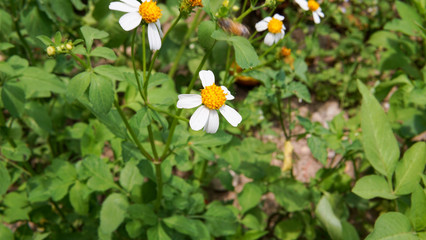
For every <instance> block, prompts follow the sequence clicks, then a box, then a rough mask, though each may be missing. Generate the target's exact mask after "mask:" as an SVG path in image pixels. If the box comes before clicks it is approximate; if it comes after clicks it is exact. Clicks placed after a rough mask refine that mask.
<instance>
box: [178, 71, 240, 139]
mask: <svg viewBox="0 0 426 240" xmlns="http://www.w3.org/2000/svg"><path fill="white" fill-rule="evenodd" d="M199 75H200V79H201V83H202V84H203V87H204V89H202V90H201V95H198V94H180V95H179V96H178V98H179V100H178V102H177V108H186V109H190V108H195V107H198V106H200V105H201V104H203V105H201V106H200V107H199V108H198V109H197V110H196V111H195V112H194V114H192V116H191V119H190V120H189V126H190V127H191V128H192V129H193V130H195V131H199V130H201V129H204V131H206V132H207V133H215V132H216V131H217V129H218V128H219V114H218V113H217V110H219V112H220V113H222V115H223V116H224V117H225V119H226V120H227V121H228V122H229V123H230V124H231V125H232V126H234V127H236V126H238V124H239V123H240V122H241V120H242V117H241V115H240V114H239V113H238V112H237V111H235V109H233V108H231V107H229V106H227V105H225V102H226V100H232V99H234V96H232V95H231V93H230V92H229V90H228V89H227V88H226V87H225V86H220V87H219V86H216V84H215V83H214V74H213V72H212V71H210V70H208V71H206V70H202V71H200V74H199Z"/></svg>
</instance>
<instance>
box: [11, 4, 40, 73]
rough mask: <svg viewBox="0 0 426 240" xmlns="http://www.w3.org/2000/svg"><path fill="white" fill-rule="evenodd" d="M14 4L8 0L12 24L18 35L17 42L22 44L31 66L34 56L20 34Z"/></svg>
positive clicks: (17, 15)
mask: <svg viewBox="0 0 426 240" xmlns="http://www.w3.org/2000/svg"><path fill="white" fill-rule="evenodd" d="M15 4H16V3H15V2H14V1H12V0H10V5H11V6H10V7H11V8H12V11H11V13H12V17H13V23H14V25H15V29H16V33H17V34H18V37H19V40H20V41H21V42H22V45H23V46H24V49H25V53H26V54H27V57H28V59H29V60H30V64H31V65H32V64H33V63H34V56H33V53H32V52H31V49H30V46H29V45H28V42H27V40H26V39H25V38H24V36H23V35H22V33H21V29H20V28H19V14H16V9H15Z"/></svg>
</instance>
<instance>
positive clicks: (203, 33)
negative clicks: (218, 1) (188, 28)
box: [198, 21, 216, 49]
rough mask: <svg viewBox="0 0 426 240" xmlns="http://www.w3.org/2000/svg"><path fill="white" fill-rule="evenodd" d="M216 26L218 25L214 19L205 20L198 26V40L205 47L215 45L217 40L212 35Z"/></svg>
mask: <svg viewBox="0 0 426 240" xmlns="http://www.w3.org/2000/svg"><path fill="white" fill-rule="evenodd" d="M215 28H216V25H215V24H214V23H213V22H212V21H203V22H201V23H200V25H199V26H198V42H199V43H200V45H201V46H202V47H203V48H205V49H210V48H211V47H213V43H214V42H215V40H214V38H212V37H211V35H212V33H213V32H214V31H215Z"/></svg>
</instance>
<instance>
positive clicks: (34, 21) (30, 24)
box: [19, 2, 55, 37]
mask: <svg viewBox="0 0 426 240" xmlns="http://www.w3.org/2000/svg"><path fill="white" fill-rule="evenodd" d="M20 14H21V16H20V18H19V20H20V22H22V25H23V26H25V29H26V30H27V31H28V34H29V35H30V36H31V37H36V36H38V35H40V34H44V35H47V36H51V35H52V33H53V31H52V26H54V25H55V24H53V23H52V21H50V19H49V18H48V17H47V16H46V14H45V13H44V12H42V11H40V9H39V7H38V4H37V3H36V2H28V4H27V5H26V6H25V8H23V9H22V11H20Z"/></svg>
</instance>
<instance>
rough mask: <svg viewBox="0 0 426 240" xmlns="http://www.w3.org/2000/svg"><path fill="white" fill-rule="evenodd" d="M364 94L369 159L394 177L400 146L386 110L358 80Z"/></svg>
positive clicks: (366, 151)
mask: <svg viewBox="0 0 426 240" xmlns="http://www.w3.org/2000/svg"><path fill="white" fill-rule="evenodd" d="M357 83H358V89H359V91H360V92H361V94H362V106H361V128H362V133H363V136H362V139H363V146H364V150H365V155H366V157H367V160H368V161H369V162H370V163H371V165H372V166H373V167H374V169H376V170H377V171H378V172H379V173H381V174H383V175H385V176H386V177H388V178H392V174H393V172H394V170H395V166H396V163H397V161H398V159H399V146H398V143H397V141H396V139H395V136H394V135H393V132H392V128H391V125H390V123H389V121H388V119H387V117H386V114H385V112H384V111H383V109H382V107H381V106H380V104H379V102H378V101H377V100H376V98H375V97H374V96H373V95H372V94H371V93H370V92H369V91H368V89H367V87H366V86H365V85H364V84H363V83H362V82H361V81H359V80H358V81H357Z"/></svg>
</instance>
